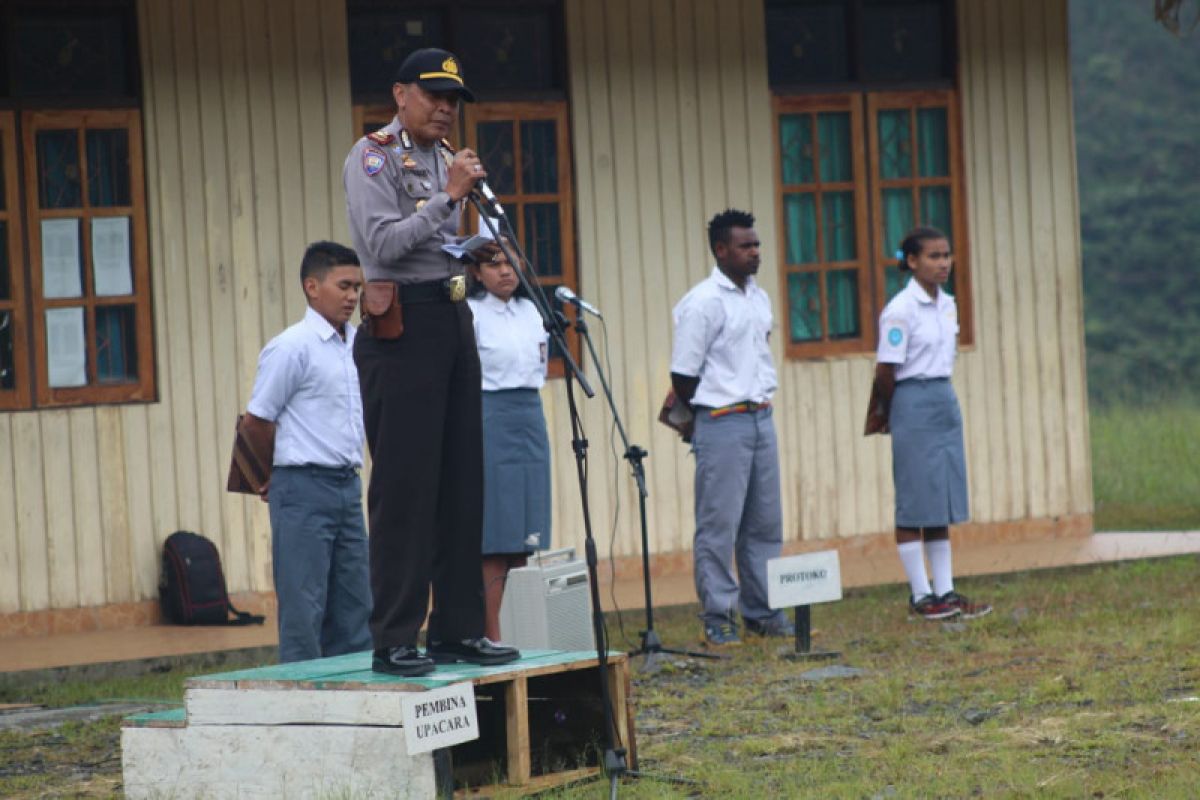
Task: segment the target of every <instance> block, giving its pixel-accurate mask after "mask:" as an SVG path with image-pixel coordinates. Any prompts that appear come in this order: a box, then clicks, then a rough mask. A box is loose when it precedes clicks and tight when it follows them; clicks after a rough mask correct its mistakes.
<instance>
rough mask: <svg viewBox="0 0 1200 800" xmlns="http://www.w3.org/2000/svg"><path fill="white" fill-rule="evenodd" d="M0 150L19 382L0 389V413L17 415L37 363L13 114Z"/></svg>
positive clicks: (5, 307) (9, 307) (5, 304)
mask: <svg viewBox="0 0 1200 800" xmlns="http://www.w3.org/2000/svg"><path fill="white" fill-rule="evenodd" d="M0 147H2V148H3V158H4V186H3V187H0V191H3V192H4V210H3V211H0V220H3V221H4V222H5V226H6V228H7V231H8V253H7V255H8V280H9V286H8V297H9V299H8V300H0V313H6V314H8V315H9V318H8V325H9V330H10V331H11V333H12V344H13V369H14V370H15V371H16V381H15V385H14V386H13V388H12V389H0V411H17V410H20V409H26V408H29V406H30V391H31V389H30V386H31V381H30V377H31V371H32V369H33V366H34V364H33V359H32V358H31V357H30V353H29V343H28V342H27V340H26V331H28V330H29V323H28V321H27V319H26V316H25V314H26V309H27V308H28V302H29V301H28V297H27V296H26V288H25V253H24V237H25V226H24V220H23V219H22V214H21V211H22V207H21V189H20V172H19V166H18V164H19V162H18V157H17V151H18V149H19V148H18V143H17V123H16V114H15V113H13V112H12V111H3V112H0Z"/></svg>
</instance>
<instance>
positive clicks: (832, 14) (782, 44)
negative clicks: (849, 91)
mask: <svg viewBox="0 0 1200 800" xmlns="http://www.w3.org/2000/svg"><path fill="white" fill-rule="evenodd" d="M845 6H846V4H845V3H844V2H842V0H807V1H806V2H789V3H786V4H785V3H768V5H767V8H766V23H767V79H768V81H769V83H770V85H771V86H787V85H795V84H805V83H829V82H832V81H845V80H848V79H849V78H850V49H849V47H847V41H848V36H847V27H846V7H845Z"/></svg>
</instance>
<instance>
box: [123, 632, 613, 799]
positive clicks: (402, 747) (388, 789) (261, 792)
mask: <svg viewBox="0 0 1200 800" xmlns="http://www.w3.org/2000/svg"><path fill="white" fill-rule="evenodd" d="M523 656H524V657H523V658H522V659H521V660H520V661H517V662H515V663H513V664H505V665H503V666H499V667H477V666H472V665H465V664H458V665H449V666H442V667H439V668H438V669H437V670H436V671H435V672H433V673H432V674H430V675H428V676H425V677H423V678H399V677H393V676H390V675H382V674H379V673H375V672H372V671H371V664H370V658H371V655H370V653H355V654H351V655H346V656H338V657H336V658H325V659H319V660H316V661H302V662H297V663H293V664H280V665H276V666H269V667H260V668H257V669H248V670H240V671H237V672H225V673H218V674H214V675H205V676H200V677H196V678H192V679H190V680H189V681H188V683H187V687H186V692H185V701H184V708H183V709H179V710H177V711H170V712H161V713H157V714H143V715H139V716H136V717H130V718H129V719H127V720H126V721H125V725H124V728H123V730H122V734H121V751H122V764H123V768H124V782H125V793H126V796H127V797H129V798H134V799H136V798H152V797H174V798H180V800H182V799H183V798H200V797H203V798H222V797H237V798H258V797H262V798H267V797H271V798H275V797H289V798H292V797H296V798H305V797H312V798H317V797H343V796H345V797H355V798H359V797H363V798H368V797H389V798H392V797H413V798H425V797H434V796H435V795H436V787H437V786H438V785H439V781H438V778H439V776H437V775H435V770H434V759H433V757H432V756H431V755H430V754H429V753H421V754H416V755H410V754H409V753H408V749H407V746H406V744H405V735H404V730H403V727H402V723H401V718H402V717H401V710H400V709H401V700H402V698H403V696H404V694H405V693H409V692H423V691H428V690H430V689H436V688H439V687H443V686H449V685H451V684H456V683H462V682H466V681H469V682H470V683H472V684H473V685H474V691H475V699H476V711H477V715H478V719H479V730H480V737H479V739H477V740H475V741H471V742H466V743H464V744H461V745H457V746H455V747H452V748H450V753H451V764H452V775H453V781H454V786H455V789H456V794H458V795H461V796H469V795H478V794H487V793H488V791H489V789H495V788H497V787H500V786H508V787H514V786H516V787H525V788H528V789H534V788H545V787H548V786H553V785H557V784H560V783H564V782H568V781H572V780H578V779H580V778H581V777H585V776H587V775H593V774H596V773H597V772H598V771H599V763H600V759H601V751H602V748H603V742H604V738H605V737H604V730H605V729H604V717H603V705H602V703H601V693H600V683H599V670H598V662H597V658H596V653H595V652H594V651H592V652H565V651H558V650H539V651H526V652H525V653H524V654H523ZM608 663H609V667H610V671H609V676H608V686H609V691H610V696H611V697H612V699H613V706H614V708H615V709H616V716H617V719H616V724H617V732H618V736H619V738H620V740H621V741H622V742H623V743H624V745H625V747H626V748H627V749H628V751H629V764H630V766H631V768H632V767H633V766H636V763H637V755H636V749H635V741H634V727H633V711H632V706H631V704H630V695H629V670H628V658H627V656H626V655H625V654H624V653H616V652H615V653H612V654H611V655H610V656H609V661H608ZM441 777H442V778H443V780H444V776H441ZM443 785H444V784H443Z"/></svg>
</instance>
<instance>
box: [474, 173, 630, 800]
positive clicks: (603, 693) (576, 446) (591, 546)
mask: <svg viewBox="0 0 1200 800" xmlns="http://www.w3.org/2000/svg"><path fill="white" fill-rule="evenodd" d="M469 197H470V199H471V204H472V205H473V206H474V207H475V210H476V211H477V212H479V219H480V220H481V222H482V224H484V225H486V226H487V228H488V230H489V231H490V232H491V234H492V237H493V239H495V241H496V244H497V245H499V246H500V249H501V250H502V251H503V252H504V255H505V257H506V258H507V259H508V261H509V263H510V264H512V265H513V267H514V271H515V272H516V273H517V280H518V281H519V282H520V284H521V285H522V286H524V287H525V291H526V292H527V293H528V294H529V296H530V298H531V299H532V300H533V304H534V305H535V306H536V307H537V309H538V311H539V312H540V313H541V315H542V322H543V324H544V325H545V326H546V330H547V331H548V332H549V333H550V337H551V339H552V340H553V341H554V343H555V344H556V345H558V347H559V349H560V351H561V352H562V355H563V361H564V363H565V364H566V369H565V370H564V372H565V378H566V387H567V407H568V409H569V410H570V417H571V449H572V450H573V451H574V453H575V474H576V477H577V478H578V481H579V495H580V503H581V506H582V510H583V531H584V551H585V552H586V554H587V570H588V580H589V582H590V584H591V599H592V633H593V636H594V637H595V639H596V667H597V670H596V671H597V673H598V674H599V678H600V700H601V704H602V706H603V710H604V742H605V749H604V765H603V769H604V774H605V775H607V776H608V780H609V796H610V797H611V798H613V799H614V800H615V798H616V796H617V783H618V781H619V780H620V778H621V776H623V775H627V774H636V773H633V772H631V771H630V770H629V765H628V762H627V761H626V758H625V756H626V752H627V751H626V749H625V748H624V747H622V746H621V742H620V741H618V738H617V725H616V710H615V709H614V708H613V702H612V695H611V693H610V691H609V683H608V676H609V666H608V637H607V635H606V634H607V632H606V630H605V628H604V611H603V610H602V609H601V607H600V586H599V580H598V577H597V563H598V562H597V558H596V540H595V538H594V537H593V536H592V518H591V509H590V507H589V505H588V491H587V473H588V463H587V446H588V442H587V439H586V438H585V437H584V435H583V420H582V418H581V417H580V415H579V408H578V406H577V405H576V403H575V389H574V382H575V381H578V382H579V387H580V389H582V390H583V392H584V394H586V395H587V396H588V397H595V394H596V393H595V391H593V390H592V387H591V385H590V384H589V383H588V382H587V379H586V378H585V377H584V376H583V374H582V373H581V372H580V370H579V365H578V364H577V363H576V362H575V359H574V357H573V356H572V355H571V351H570V349H569V348H568V347H567V341H566V337H565V332H566V319H565V318H564V317H563V316H562V314H560V313H558V312H557V311H555V310H554V308H553V307H552V306H551V305H550V303H549V301H548V300H547V298H546V294H545V292H544V291H543V290H542V287H541V284H540V283H538V282H537V275H536V273H535V272H534V271H533V268H532V266H533V265H532V264H530V269H529V274H528V275H526V274H525V270H524V268H523V267H524V265H525V264H527V263H529V262H528V259H526V258H525V254H524V253H523V252H522V251H521V248H520V245H519V244H517V237H516V235H515V232H514V231H513V230H512V224H511V223H510V222H509V221H508V217H507V216H506V215H505V214H504V212H503V210H502V209H500V208H499V207H498V204H493V205H494V207H495V210H496V211H499V212H500V214H499V217H500V219H502V220H504V223H505V225H506V227H507V228H508V230H507V231H506V233H507V246H506V242H505V238H503V237H501V236H500V232H499V230H498V229H497V225H496V222H495V220H494V219H493V217H492V216H491V215H489V214H488V213H487V210H486V209H485V208H484V203H483V202H482V201H481V200H480V198H479V196H478V194H477V192H472V193H471V194H470V195H469ZM517 254H520V259H519V260H518V258H517V257H516V256H517Z"/></svg>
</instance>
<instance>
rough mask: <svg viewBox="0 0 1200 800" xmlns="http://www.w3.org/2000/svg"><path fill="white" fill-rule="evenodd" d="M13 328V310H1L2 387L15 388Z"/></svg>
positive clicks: (0, 370) (0, 379)
mask: <svg viewBox="0 0 1200 800" xmlns="http://www.w3.org/2000/svg"><path fill="white" fill-rule="evenodd" d="M12 328H13V323H12V312H11V311H0V389H13V388H15V387H16V385H17V367H16V359H14V358H13V340H12Z"/></svg>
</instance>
